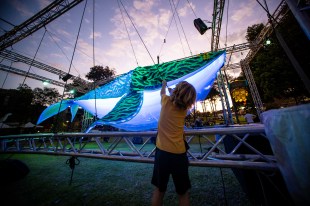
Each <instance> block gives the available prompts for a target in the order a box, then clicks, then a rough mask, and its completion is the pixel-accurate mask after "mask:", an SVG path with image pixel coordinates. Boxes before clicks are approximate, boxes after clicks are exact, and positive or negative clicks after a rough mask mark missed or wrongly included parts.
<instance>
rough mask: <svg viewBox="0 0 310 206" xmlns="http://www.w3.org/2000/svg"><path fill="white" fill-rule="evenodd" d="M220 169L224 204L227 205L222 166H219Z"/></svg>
mask: <svg viewBox="0 0 310 206" xmlns="http://www.w3.org/2000/svg"><path fill="white" fill-rule="evenodd" d="M220 171H221V178H222V187H223V192H224V197H225V205H227V198H226V189H225V183H224V178H223V172H222V168H220Z"/></svg>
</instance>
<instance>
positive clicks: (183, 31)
mask: <svg viewBox="0 0 310 206" xmlns="http://www.w3.org/2000/svg"><path fill="white" fill-rule="evenodd" d="M172 4H173V7H174V9H175V12H176V13H177V16H178V19H179V22H180V25H181V28H182V31H183V34H184V37H185V40H186V43H187V46H188V49H189V51H190V53H191V55H193V53H192V50H191V48H190V46H189V43H188V41H187V37H186V35H185V31H184V28H183V25H182V22H181V19H180V16H179V14H178V11H177V10H176V7H175V4H174V2H173V1H172Z"/></svg>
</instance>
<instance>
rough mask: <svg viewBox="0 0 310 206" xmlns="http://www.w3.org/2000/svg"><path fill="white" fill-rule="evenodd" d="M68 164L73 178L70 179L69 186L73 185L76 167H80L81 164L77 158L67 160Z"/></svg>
mask: <svg viewBox="0 0 310 206" xmlns="http://www.w3.org/2000/svg"><path fill="white" fill-rule="evenodd" d="M75 160H76V161H75ZM66 164H67V165H69V167H70V169H71V177H70V182H69V185H71V183H72V179H73V172H74V169H75V165H79V164H80V160H79V159H78V158H77V157H74V156H72V157H70V158H69V159H67V161H66Z"/></svg>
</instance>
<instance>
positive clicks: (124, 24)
mask: <svg viewBox="0 0 310 206" xmlns="http://www.w3.org/2000/svg"><path fill="white" fill-rule="evenodd" d="M117 4H118V7H119V10H120V12H121V15H122V19H123V22H124V25H125V28H126V32H127V36H128V39H129V41H130V45H131V49H132V52H133V55H134V56H135V59H136V63H137V66H139V63H138V60H137V57H136V53H135V50H134V48H133V45H132V42H131V38H130V35H129V32H128V29H127V26H126V22H125V19H124V16H123V12H122V9H121V6H120V5H119V1H117Z"/></svg>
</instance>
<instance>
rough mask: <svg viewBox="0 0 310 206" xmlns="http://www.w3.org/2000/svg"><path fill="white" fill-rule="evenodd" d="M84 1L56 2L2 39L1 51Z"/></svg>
mask: <svg viewBox="0 0 310 206" xmlns="http://www.w3.org/2000/svg"><path fill="white" fill-rule="evenodd" d="M82 1H83V0H71V1H70V0H55V1H53V2H52V3H51V4H49V5H48V6H47V7H45V8H44V9H43V10H41V11H40V12H38V13H37V14H35V15H34V16H32V17H31V18H30V19H28V20H26V21H25V22H23V23H22V24H20V25H18V26H15V27H14V28H13V29H12V30H10V31H8V32H6V33H5V34H4V35H2V36H1V37H0V51H1V50H3V49H5V48H7V47H9V46H12V45H13V44H15V43H16V42H18V41H20V40H22V39H24V38H25V37H27V36H29V35H31V34H32V33H34V32H36V31H37V30H39V29H41V28H42V27H44V26H45V25H47V24H48V23H50V22H52V21H53V20H54V19H56V18H58V17H59V16H61V15H62V14H64V13H65V12H67V11H68V10H70V9H71V8H73V7H74V6H76V5H78V4H79V3H80V2H82Z"/></svg>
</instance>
